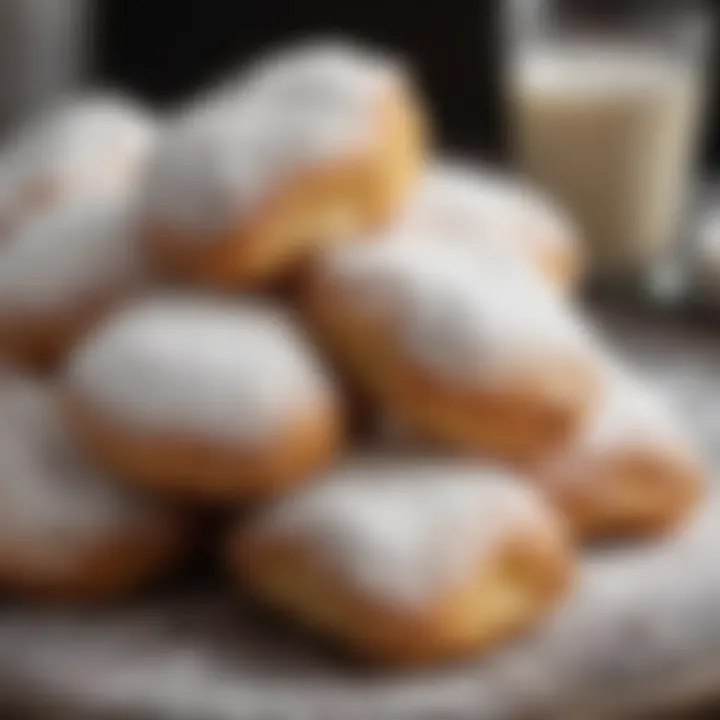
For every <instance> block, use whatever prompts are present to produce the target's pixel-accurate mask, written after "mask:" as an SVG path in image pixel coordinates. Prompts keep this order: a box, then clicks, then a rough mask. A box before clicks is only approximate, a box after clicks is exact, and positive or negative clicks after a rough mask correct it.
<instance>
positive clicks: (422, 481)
mask: <svg viewBox="0 0 720 720" xmlns="http://www.w3.org/2000/svg"><path fill="white" fill-rule="evenodd" d="M549 524H550V518H548V517H547V516H546V515H545V510H544V506H543V505H542V503H541V502H540V501H539V500H538V499H537V498H536V496H535V495H534V493H533V492H532V490H531V489H530V488H529V487H528V486H526V485H524V484H523V483H521V482H519V480H518V478H515V477H514V476H513V475H512V474H510V473H509V472H506V471H504V470H500V469H495V468H491V467H488V466H483V465H481V464H472V463H469V462H466V463H463V462H458V461H453V460H445V459H439V458H429V457H423V458H419V459H413V458H409V457H404V458H403V457H392V456H385V457H383V456H371V455H367V456H360V457H359V458H358V457H356V458H354V459H352V460H350V461H348V462H347V464H346V465H344V466H342V467H340V468H338V469H336V470H334V471H332V472H330V473H329V475H328V476H327V478H326V479H325V480H324V481H323V482H321V483H320V484H318V485H314V486H311V487H309V488H307V489H304V490H303V491H302V492H300V493H297V494H295V495H293V496H291V497H288V498H286V499H282V500H280V501H279V502H278V503H277V504H276V505H275V506H274V507H271V508H270V510H269V512H268V514H267V515H266V516H264V517H262V518H261V520H260V526H259V528H260V532H261V533H263V534H264V535H267V536H270V537H280V538H290V539H292V540H293V541H297V542H298V543H300V544H302V545H303V546H305V547H308V548H309V549H310V551H314V552H316V553H319V554H320V555H321V556H322V559H323V561H324V562H326V563H328V565H329V567H330V568H331V569H332V570H333V572H337V573H338V574H339V576H341V577H342V578H343V579H344V580H345V581H346V582H347V583H349V584H350V585H351V586H354V587H356V588H357V589H359V590H360V591H362V592H364V593H368V594H369V595H370V596H372V597H373V598H375V599H377V600H380V601H383V602H391V603H399V604H402V605H410V606H413V605H418V604H423V603H427V602H432V601H433V600H437V599H439V597H441V596H442V595H443V594H444V593H447V592H451V591H453V590H455V589H457V587H458V586H459V585H462V583H464V582H467V581H468V577H469V576H470V575H471V574H472V573H473V571H474V569H475V568H476V567H477V565H478V563H479V562H481V561H482V560H483V559H484V558H487V557H491V556H492V554H493V553H494V552H496V551H497V550H498V549H499V547H500V546H501V545H502V543H503V541H504V540H506V539H507V538H508V537H512V536H513V535H514V534H516V533H517V531H518V529H520V530H521V531H522V532H524V531H526V530H527V529H528V528H530V529H532V528H534V527H536V526H537V525H541V526H543V525H549Z"/></svg>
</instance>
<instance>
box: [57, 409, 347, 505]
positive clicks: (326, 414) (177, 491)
mask: <svg viewBox="0 0 720 720" xmlns="http://www.w3.org/2000/svg"><path fill="white" fill-rule="evenodd" d="M66 408H67V414H68V419H69V421H70V423H71V425H72V427H73V429H74V431H75V434H76V435H77V437H78V438H79V440H80V442H81V443H82V445H83V446H84V447H85V449H86V450H87V452H89V453H90V454H91V455H92V456H94V457H95V458H96V459H97V461H98V462H99V463H101V464H102V465H103V466H105V467H107V468H109V469H111V470H113V471H115V472H116V473H118V474H119V475H121V476H122V477H124V478H126V479H127V481H128V482H130V483H132V484H134V485H137V486H139V487H142V488H146V489H150V490H154V491H156V492H158V493H160V494H168V495H176V496H180V497H184V498H187V499H200V500H206V501H211V502H213V501H218V502H219V501H230V500H246V499H247V500H249V499H256V498H260V497H266V496H269V495H274V494H276V493H278V492H281V491H283V490H287V489H289V488H292V487H293V486H295V485H297V484H300V483H302V482H304V481H305V480H307V479H308V477H309V476H311V475H312V474H313V472H314V471H316V470H319V469H321V468H323V467H324V466H325V465H326V464H328V463H329V462H331V460H332V458H333V457H334V456H335V454H336V453H337V452H338V450H339V447H340V446H341V444H342V437H343V435H344V431H343V419H342V413H341V411H340V409H339V407H338V406H336V405H335V404H332V403H329V404H326V405H324V406H321V407H318V408H316V409H315V410H314V411H313V412H311V413H308V414H305V415H304V416H302V417H299V418H297V420H295V421H294V422H293V423H292V424H290V425H289V426H288V427H287V428H286V429H285V431H284V433H283V434H282V435H279V436H277V437H275V438H273V439H271V440H270V441H268V442H267V443H266V444H265V445H263V446H259V447H257V448H254V449H249V448H241V447H233V446H230V445H227V444H223V443H222V442H221V441H213V440H203V439H201V438H189V437H173V436H169V435H164V436H163V435H157V434H155V435H154V434H152V433H143V432H142V431H141V430H137V429H130V428H128V427H127V426H124V425H120V424H118V423H115V422H113V421H111V420H110V419H109V418H107V417H104V416H103V414H102V412H101V411H99V410H98V409H97V408H94V407H91V406H90V405H89V404H87V403H82V402H80V401H79V400H78V399H76V398H68V400H67V402H66Z"/></svg>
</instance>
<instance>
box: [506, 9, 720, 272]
mask: <svg viewBox="0 0 720 720" xmlns="http://www.w3.org/2000/svg"><path fill="white" fill-rule="evenodd" d="M507 9H508V15H507V18H506V19H507V21H508V22H507V24H506V29H507V31H508V35H507V37H508V40H509V42H508V45H507V47H508V50H509V54H508V57H507V58H506V60H507V63H506V68H507V74H506V78H505V80H506V82H505V89H506V91H507V99H508V103H509V123H510V144H511V148H510V149H511V154H512V157H513V161H514V163H515V164H516V166H517V168H518V169H519V170H520V171H521V172H522V173H524V174H526V175H527V176H529V177H530V179H532V180H534V181H535V182H536V183H537V184H539V185H540V186H541V187H543V188H545V189H546V190H547V191H548V192H549V193H551V194H552V195H554V196H555V197H556V199H557V200H558V201H560V202H561V203H563V204H564V205H565V206H566V208H567V209H568V210H569V211H570V213H571V214H573V215H574V216H575V219H576V220H577V221H578V223H579V226H580V228H581V230H582V232H583V235H584V240H585V242H586V245H587V249H588V256H589V259H590V268H591V270H592V274H593V275H595V276H596V277H600V278H606V279H615V280H619V279H622V280H623V281H625V280H631V281H632V282H637V281H638V280H642V282H651V283H653V284H657V282H658V279H659V278H662V277H664V276H665V275H667V274H668V273H667V270H668V263H669V262H674V260H673V261H671V260H670V258H672V257H674V253H675V252H676V250H677V248H678V242H679V239H680V237H681V236H682V232H683V230H684V223H685V219H686V218H687V207H688V205H687V203H688V198H689V192H690V189H691V186H692V183H691V180H692V177H693V169H694V158H695V155H696V152H695V151H696V145H697V139H698V136H699V132H698V130H699V125H700V122H699V121H700V117H701V115H702V112H703V109H704V106H705V101H704V100H705V99H704V94H705V88H706V78H705V72H704V70H705V67H706V59H707V54H708V42H707V41H708V39H709V33H708V32H707V29H708V24H709V21H710V18H709V17H708V15H707V14H706V13H705V12H704V8H703V6H702V5H701V4H700V3H696V2H693V1H692V0H652V2H650V1H648V0H634V1H633V0H621V1H618V0H509V2H508V3H507ZM663 273H664V275H663Z"/></svg>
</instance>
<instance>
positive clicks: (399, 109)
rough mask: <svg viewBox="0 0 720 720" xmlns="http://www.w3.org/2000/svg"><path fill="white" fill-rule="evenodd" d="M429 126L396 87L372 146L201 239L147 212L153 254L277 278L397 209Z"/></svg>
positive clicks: (218, 273)
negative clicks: (169, 225) (195, 239)
mask: <svg viewBox="0 0 720 720" xmlns="http://www.w3.org/2000/svg"><path fill="white" fill-rule="evenodd" d="M425 134H426V130H425V123H424V119H423V115H422V112H421V110H420V108H419V106H418V103H417V102H416V101H415V99H414V98H412V97H411V96H410V94H409V92H406V93H400V92H396V93H394V94H393V95H392V96H390V97H389V98H388V99H387V100H386V101H385V102H384V103H383V104H382V106H381V111H380V113H379V118H378V130H377V133H376V140H375V142H374V143H373V144H372V146H371V147H370V148H368V149H366V150H364V151H363V152H362V153H356V154H354V155H351V156H348V157H347V158H346V159H344V160H342V161H338V162H334V163H331V164H328V165H327V166H324V167H318V168H316V169H315V170H313V171H312V172H307V173H304V174H302V176H300V177H297V178H295V179H294V180H292V181H290V182H288V183H287V184H286V186H285V187H283V188H279V189H278V192H277V193H275V194H274V195H273V196H272V197H270V198H269V200H268V201H267V202H266V203H264V204H263V205H261V206H260V207H259V208H258V210H257V211H256V212H255V213H253V215H252V216H251V217H248V218H243V219H242V221H239V222H238V223H236V224H235V225H234V226H233V227H228V228H225V229H224V230H223V231H222V232H221V233H218V234H217V236H216V237H213V238H206V239H204V240H203V241H202V242H195V241H193V240H192V239H190V238H187V237H183V236H182V232H181V231H180V230H178V229H177V228H169V227H164V226H163V224H162V222H161V221H159V220H155V221H153V220H152V219H150V218H149V219H148V220H147V225H146V232H145V241H146V243H147V247H148V249H149V252H150V255H151V256H152V257H154V258H155V262H156V265H157V266H158V268H159V269H160V270H161V271H164V272H166V273H167V274H169V275H171V276H174V277H177V278H180V279H190V280H195V281H198V280H201V281H204V282H207V283H209V284H213V285H222V286H231V287H244V288H251V287H257V286H259V285H265V284H267V283H269V282H273V281H276V280H277V279H278V278H279V277H280V276H282V275H283V274H284V273H285V272H286V271H287V270H288V269H289V268H290V267H291V266H292V265H294V264H296V263H297V262H301V261H302V260H303V259H305V258H307V257H308V256H309V255H312V253H313V251H314V250H315V249H317V248H318V247H321V246H326V247H327V246H328V245H331V244H333V243H336V242H339V241H342V240H343V239H344V238H345V237H346V236H347V235H348V234H349V233H356V232H358V231H363V230H369V229H370V228H372V227H375V226H377V225H379V224H381V223H382V222H383V221H384V220H386V219H387V218H388V217H389V216H390V215H392V213H393V212H394V211H395V210H396V208H398V207H399V206H400V205H401V204H402V202H403V200H404V198H405V195H406V193H407V192H408V190H409V187H410V186H411V184H412V182H413V180H414V179H415V178H416V177H417V176H418V175H419V172H420V164H421V161H422V158H423V155H424V147H425V142H426V141H425Z"/></svg>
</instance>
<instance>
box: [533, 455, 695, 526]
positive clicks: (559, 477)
mask: <svg viewBox="0 0 720 720" xmlns="http://www.w3.org/2000/svg"><path fill="white" fill-rule="evenodd" d="M538 475H539V478H540V484H541V487H542V488H543V489H544V490H545V491H546V492H547V494H548V495H549V497H550V498H551V499H552V500H553V502H554V504H555V505H556V506H557V507H558V508H559V509H560V510H561V511H562V513H563V514H564V515H565V516H566V518H567V519H568V522H569V524H570V526H571V528H572V530H573V532H574V533H575V534H576V535H577V536H578V537H579V538H581V539H585V540H591V539H599V538H604V537H614V536H644V535H655V534H661V533H664V532H667V531H669V530H671V529H673V528H674V527H676V526H677V525H679V524H680V523H681V522H682V521H683V520H685V519H686V518H687V517H688V516H689V514H690V513H691V511H692V510H693V509H694V508H695V506H696V505H697V503H698V501H699V499H700V497H701V495H702V491H703V473H702V470H701V468H700V466H699V464H698V463H697V462H696V461H695V460H694V459H692V458H690V457H689V456H688V455H687V454H685V453H683V452H681V451H679V450H678V451H674V450H673V449H672V448H670V447H669V446H662V445H656V446H654V447H653V446H649V445H648V446H643V445H636V446H628V447H620V448H615V449H612V450H605V451H604V452H596V453H590V452H582V451H573V450H572V449H571V450H569V451H568V452H567V453H566V454H565V455H564V456H562V457H560V458H556V459H554V460H553V461H551V462H548V463H546V464H545V466H544V467H543V468H541V469H540V471H539V473H538Z"/></svg>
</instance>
